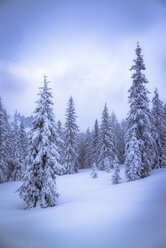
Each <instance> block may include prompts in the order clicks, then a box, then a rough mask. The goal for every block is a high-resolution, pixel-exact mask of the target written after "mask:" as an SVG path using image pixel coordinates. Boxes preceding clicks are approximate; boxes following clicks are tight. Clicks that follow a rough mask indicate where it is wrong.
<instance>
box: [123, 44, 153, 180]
mask: <svg viewBox="0 0 166 248" xmlns="http://www.w3.org/2000/svg"><path fill="white" fill-rule="evenodd" d="M141 51H142V49H141V47H140V45H139V43H137V48H136V59H135V60H134V65H133V66H132V67H131V69H130V70H133V71H134V72H133V74H132V77H131V78H132V81H133V82H132V86H131V88H130V89H129V93H130V94H129V103H130V111H129V114H128V117H127V128H126V130H127V131H126V137H125V140H126V160H125V164H126V173H127V177H128V179H129V180H135V179H138V178H143V177H146V176H148V175H149V173H150V170H151V167H152V162H153V161H152V151H153V148H154V141H153V139H152V136H151V128H152V124H151V116H150V110H149V99H148V93H149V92H148V90H147V89H146V87H145V84H146V83H148V81H147V79H146V78H145V75H144V74H143V73H142V71H144V70H145V64H144V61H143V56H142V54H141ZM133 154H137V156H135V155H133ZM133 166H134V168H133Z"/></svg>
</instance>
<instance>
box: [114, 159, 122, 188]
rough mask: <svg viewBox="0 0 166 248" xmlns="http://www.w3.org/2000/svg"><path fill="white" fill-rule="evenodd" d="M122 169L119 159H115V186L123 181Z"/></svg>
mask: <svg viewBox="0 0 166 248" xmlns="http://www.w3.org/2000/svg"><path fill="white" fill-rule="evenodd" d="M119 174H120V168H119V162H118V161H117V157H116V158H115V165H114V174H113V176H112V183H113V184H118V183H119V181H120V180H121V177H120V175H119Z"/></svg>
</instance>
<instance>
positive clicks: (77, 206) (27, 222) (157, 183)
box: [0, 169, 166, 248]
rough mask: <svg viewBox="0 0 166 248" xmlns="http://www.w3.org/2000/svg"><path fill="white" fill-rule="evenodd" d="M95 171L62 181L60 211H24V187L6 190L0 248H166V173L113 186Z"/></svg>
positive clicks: (1, 193) (0, 192)
mask: <svg viewBox="0 0 166 248" xmlns="http://www.w3.org/2000/svg"><path fill="white" fill-rule="evenodd" d="M89 174H90V170H81V171H80V173H78V174H76V175H65V176H61V177H57V186H58V192H59V193H60V194H61V196H60V198H59V200H58V202H57V206H56V207H54V208H47V209H40V208H39V207H37V208H35V209H30V210H24V209H23V206H24V203H23V202H22V200H21V199H20V198H19V196H18V193H15V191H16V189H17V188H18V186H19V185H20V183H18V182H11V183H5V184H1V185H0V248H165V247H166V169H159V170H155V171H153V172H152V175H151V176H149V177H147V178H145V179H142V180H138V181H135V182H125V177H124V170H123V169H122V170H121V176H122V178H123V183H121V184H118V185H112V184H111V176H112V173H110V174H108V173H106V172H99V177H98V178H97V179H92V178H91V177H90V175H89Z"/></svg>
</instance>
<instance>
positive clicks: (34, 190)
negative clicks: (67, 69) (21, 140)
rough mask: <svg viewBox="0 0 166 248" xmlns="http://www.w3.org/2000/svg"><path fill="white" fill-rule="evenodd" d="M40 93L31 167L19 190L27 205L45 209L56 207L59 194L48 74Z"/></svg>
mask: <svg viewBox="0 0 166 248" xmlns="http://www.w3.org/2000/svg"><path fill="white" fill-rule="evenodd" d="M38 95H39V100H38V101H37V107H36V110H35V112H34V120H33V123H32V129H31V132H30V144H29V152H28V162H27V170H26V173H25V175H24V180H23V185H22V186H21V187H20V188H19V190H18V191H19V193H20V197H21V198H22V199H23V200H24V202H25V208H32V207H36V205H37V204H39V205H40V206H41V207H44V208H45V207H53V206H55V204H56V198H57V197H58V194H57V192H56V182H55V179H56V178H55V171H56V168H57V166H58V157H57V156H58V152H57V147H56V144H55V140H56V130H55V119H54V114H53V108H52V106H53V102H52V93H51V89H50V88H49V87H48V81H47V79H46V76H44V82H43V86H42V87H40V92H39V94H38Z"/></svg>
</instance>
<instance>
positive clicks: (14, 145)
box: [0, 43, 166, 209]
mask: <svg viewBox="0 0 166 248" xmlns="http://www.w3.org/2000/svg"><path fill="white" fill-rule="evenodd" d="M145 52H146V51H145ZM130 71H131V87H130V89H129V90H128V104H129V112H128V115H127V117H126V119H125V120H123V121H118V119H117V117H116V113H113V112H112V113H111V112H110V109H109V108H108V106H107V103H105V105H104V106H103V112H102V113H101V119H100V120H97V119H96V120H94V128H93V129H92V130H89V128H88V129H87V131H86V133H80V132H79V127H78V125H77V118H79V116H78V117H77V112H76V109H77V108H76V106H75V103H74V99H73V97H72V96H71V97H70V98H69V100H68V102H67V107H66V113H65V118H66V121H65V123H64V126H63V125H62V123H61V121H60V120H57V119H56V116H55V115H54V111H53V108H54V98H53V97H54V96H53V95H52V90H51V88H50V87H51V84H50V83H49V82H48V79H47V77H46V76H44V78H43V82H42V84H41V87H40V88H39V93H38V100H37V102H36V108H35V110H34V113H33V116H32V117H30V118H29V119H28V121H29V122H28V124H27V123H26V122H25V120H24V118H21V116H20V114H18V113H17V112H16V113H15V115H14V119H13V120H12V121H9V119H8V113H7V110H6V109H5V108H4V106H3V101H1V102H0V183H1V184H2V183H6V182H11V181H21V185H20V187H19V188H18V189H17V194H19V196H20V197H21V199H22V200H23V201H24V205H25V208H26V209H27V208H33V207H36V206H37V204H38V205H39V206H41V207H42V208H47V207H53V206H55V205H56V201H57V198H58V197H61V195H60V194H59V192H58V190H57V187H58V185H57V182H56V177H57V176H63V175H67V174H74V173H79V170H80V169H87V168H90V171H91V172H90V176H91V178H92V180H94V179H95V178H98V177H99V175H98V171H105V172H106V173H110V171H113V175H112V177H110V185H111V184H118V183H120V182H121V177H120V171H121V167H122V166H125V174H126V177H127V180H128V181H134V180H138V179H141V178H145V177H148V176H149V175H150V174H151V172H152V170H153V169H159V168H164V167H166V104H165V103H163V102H162V101H161V99H160V93H159V92H158V90H157V88H156V89H155V91H154V93H149V91H148V89H147V84H148V83H149V84H150V82H148V79H147V78H146V76H145V74H144V73H145V71H146V67H145V63H144V59H143V53H142V49H141V46H140V45H139V43H137V47H136V50H135V59H134V61H133V65H132V67H131V68H130ZM150 94H153V99H152V102H150V100H149V96H150ZM126 101H127V99H126ZM29 123H30V124H29Z"/></svg>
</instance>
